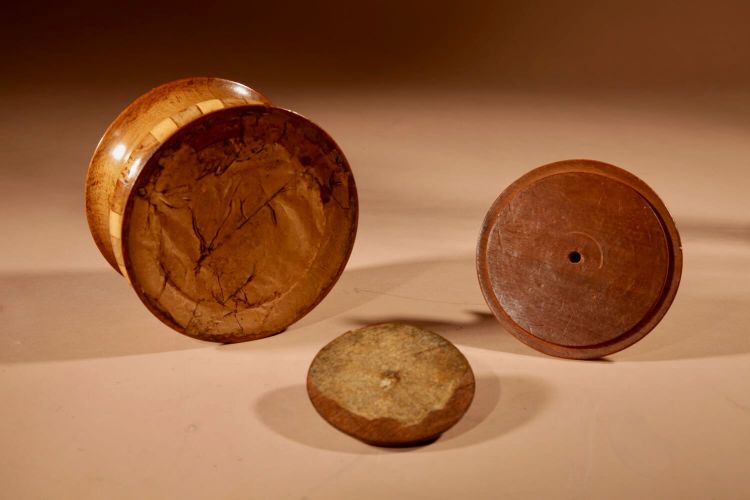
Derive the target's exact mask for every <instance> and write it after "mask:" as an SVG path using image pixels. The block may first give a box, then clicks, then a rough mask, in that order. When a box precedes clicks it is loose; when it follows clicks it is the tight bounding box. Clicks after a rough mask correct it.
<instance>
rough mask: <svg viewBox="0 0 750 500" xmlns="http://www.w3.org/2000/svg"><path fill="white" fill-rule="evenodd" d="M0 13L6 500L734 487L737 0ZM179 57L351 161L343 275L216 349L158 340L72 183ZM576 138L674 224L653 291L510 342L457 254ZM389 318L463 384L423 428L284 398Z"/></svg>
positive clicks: (743, 343) (298, 395)
mask: <svg viewBox="0 0 750 500" xmlns="http://www.w3.org/2000/svg"><path fill="white" fill-rule="evenodd" d="M269 3H270V2H269ZM655 4H656V5H655ZM0 16H1V17H0V19H1V20H2V23H3V26H2V30H0V47H1V48H0V51H1V52H0V56H1V57H2V58H1V59H0V62H2V79H0V105H2V113H1V114H0V159H1V160H2V161H0V230H2V232H1V233H0V234H2V235H3V238H4V241H3V242H2V244H1V245H0V401H2V402H3V404H2V411H0V443H2V446H0V485H2V490H3V493H4V495H6V496H8V497H9V498H76V499H78V498H178V497H179V498H243V499H244V498H258V499H268V498H308V499H315V498H644V497H645V498H747V497H749V496H750V476H749V475H748V474H747V462H748V458H750V335H749V334H748V333H749V332H748V325H749V324H750V205H749V202H748V199H749V198H750V196H749V195H750V181H749V177H748V171H749V170H748V169H749V168H750V164H749V163H748V158H750V142H749V141H748V132H749V131H750V130H749V129H750V90H748V89H750V87H749V85H750V30H748V29H747V20H748V19H750V4H749V3H747V2H741V1H737V2H726V1H714V2H692V3H691V2H646V1H627V2H625V1H621V2H594V1H567V2H528V1H517V2H486V3H473V2H468V3H461V4H459V3H452V2H442V1H439V2H424V3H419V2H412V3H407V4H405V3H404V2H397V1H382V2H371V3H369V5H364V4H361V3H355V2H351V3H350V2H343V1H337V2H334V1H324V2H317V3H314V2H298V3H297V2H286V3H279V4H278V5H275V6H272V5H266V4H259V3H252V2H236V3H234V4H231V3H221V2H210V3H202V4H201V5H196V6H186V5H166V4H163V3H158V5H157V2H140V5H139V4H138V3H135V4H134V3H129V2H128V3H126V2H116V3H114V2H113V3H102V2H100V3H91V4H90V5H86V4H82V3H74V4H67V5H50V6H44V5H28V6H25V5H23V6H13V7H9V8H6V7H4V10H3V12H2V13H0ZM192 74H203V75H216V76H223V77H227V78H232V79H236V80H238V81H242V82H243V83H246V84H248V85H250V86H253V87H256V88H258V89H259V90H261V91H262V92H264V93H265V94H266V95H268V96H269V97H270V98H271V99H272V100H273V101H274V102H276V103H278V104H279V105H281V106H283V107H287V108H291V109H294V110H296V111H299V112H301V113H303V114H305V115H307V116H308V117H309V118H311V119H313V120H314V121H316V122H317V123H318V124H320V125H321V126H322V127H323V128H325V129H326V130H327V131H328V132H329V133H330V134H331V135H332V136H333V137H334V138H335V139H336V141H337V142H338V143H339V144H340V145H341V147H342V148H343V150H344V151H345V153H346V154H347V156H348V158H349V160H350V162H351V164H352V167H353V169H354V171H355V175H356V179H357V183H358V186H359V190H360V191H359V192H360V198H361V218H360V231H359V234H358V238H357V243H356V246H355V249H354V253H353V255H352V259H351V261H350V263H349V266H348V268H347V270H346V272H345V273H344V275H343V276H342V278H341V280H340V282H339V284H338V285H337V286H336V288H335V289H334V290H333V292H332V293H331V294H330V295H329V297H328V298H326V300H325V301H324V302H323V303H322V304H321V305H320V306H319V307H318V308H317V309H315V310H314V311H313V312H312V313H311V314H310V315H309V316H307V317H306V318H304V319H303V320H302V321H301V322H299V323H298V324H297V325H295V326H293V327H292V328H291V329H290V330H289V331H288V332H286V333H284V334H283V335H279V336H276V337H272V338H269V339H264V340H261V341H256V342H251V343H246V344H241V345H231V346H220V345H214V344H207V343H202V342H198V341H194V340H191V339H189V338H187V337H183V336H181V335H179V334H177V333H175V332H172V331H171V330H169V329H168V328H167V327H165V326H163V325H162V324H161V323H159V321H158V320H156V319H155V318H154V317H152V316H151V315H150V314H149V313H148V311H147V310H146V309H145V308H144V307H143V306H142V305H141V304H140V302H139V301H138V299H137V297H136V295H135V294H134V293H133V292H132V291H131V290H130V289H129V287H128V285H127V283H126V282H125V281H124V280H123V279H122V278H120V276H119V275H117V274H116V273H115V272H114V271H112V270H111V269H110V268H109V267H108V265H107V264H106V262H105V261H104V259H103V258H102V257H101V256H100V255H99V254H98V252H97V250H96V247H95V246H94V244H93V241H92V239H91V237H90V235H89V233H88V228H87V226H86V222H85V217H84V214H83V193H82V190H83V178H84V175H85V171H86V165H87V162H88V159H89V156H90V154H91V153H92V151H93V149H94V147H95V146H96V143H97V141H98V139H99V137H100V135H101V133H102V132H103V131H104V128H105V127H106V126H107V124H108V123H109V121H111V120H112V119H113V118H114V116H115V115H116V114H117V113H118V112H119V110H120V109H121V108H122V107H123V106H125V105H126V104H127V103H128V102H129V101H130V100H132V99H133V98H135V97H136V96H138V95H139V94H140V93H142V92H144V91H146V90H147V89H149V88H151V87H153V86H155V85H157V84H159V83H162V82H163V81H166V80H170V79H173V78H177V77H182V76H187V75H192ZM576 157H586V158H594V159H599V160H602V161H607V162H610V163H614V164H616V165H620V166H622V167H624V168H627V169H629V170H630V171H632V172H633V173H635V174H637V175H638V176H640V177H641V178H643V179H644V180H645V181H646V182H648V183H649V184H650V185H651V186H652V187H653V188H654V189H655V190H656V191H657V192H658V193H659V194H660V195H661V197H662V198H663V199H664V201H665V202H666V204H667V206H668V207H669V208H670V210H672V213H673V215H674V216H675V218H676V220H677V223H678V226H679V228H680V230H681V232H682V235H683V243H684V252H685V268H684V274H683V283H682V287H681V290H680V292H679V293H678V295H677V299H676V301H675V303H674V306H673V308H672V309H671V311H670V312H669V313H668V315H667V316H666V318H665V319H664V321H663V322H662V323H661V324H660V325H659V326H658V327H657V329H656V330H654V331H653V332H652V333H651V334H650V335H649V336H648V337H646V338H645V339H644V340H643V341H642V342H640V343H639V344H637V345H636V346H634V347H632V348H630V349H628V350H626V351H624V352H622V353H619V354H617V355H615V356H612V357H611V358H610V359H609V360H607V361H602V362H575V361H565V360H559V359H554V358H550V357H546V356H543V355H540V354H537V353H535V352H534V351H531V350H530V349H529V348H527V347H525V346H524V345H522V344H520V343H519V342H518V341H516V340H515V339H514V338H513V337H511V336H510V335H509V334H507V333H506V332H504V331H503V330H502V329H501V328H500V327H499V325H498V324H497V323H496V322H495V321H494V319H493V318H492V317H491V316H490V315H489V313H488V309H487V307H486V305H485V304H484V302H483V300H482V297H481V294H480V292H479V288H478V285H477V280H476V274H475V270H474V265H473V261H472V259H473V252H474V245H475V241H476V238H477V236H478V231H479V226H480V224H481V221H482V217H483V216H484V212H485V211H486V210H487V208H488V207H489V205H490V204H491V202H492V200H493V199H494V198H495V197H496V196H497V195H498V194H499V192H500V191H501V190H502V189H503V188H504V187H505V186H507V185H508V184H509V183H510V182H512V181H513V180H514V179H516V178H517V177H518V176H520V175H522V174H523V173H525V172H526V171H527V170H529V169H531V168H533V167H535V166H538V165H541V164H544V163H548V162H551V161H555V160H560V159H566V158H576ZM386 320H404V321H409V322H413V323H416V324H421V325H426V326H428V327H429V328H431V329H433V330H434V331H436V332H438V333H441V334H442V335H444V336H446V337H447V338H448V339H450V340H451V341H453V342H454V343H456V345H457V346H458V347H459V348H460V349H461V350H462V352H464V354H465V355H466V356H467V358H468V359H469V361H470V362H471V363H472V365H473V367H474V370H475V373H476V376H477V394H476V399H475V401H474V404H473V406H472V407H471V409H470V410H469V412H468V413H467V415H466V417H465V418H464V419H463V420H462V421H461V422H460V423H459V424H458V425H457V426H456V427H455V428H454V429H452V430H451V431H449V432H448V433H446V434H445V435H444V436H443V438H441V439H440V440H439V441H437V442H436V443H434V444H432V445H429V446H427V447H423V448H415V449H405V450H384V449H378V448H373V447H369V446H366V445H364V444H360V443H359V442H357V441H354V440H352V439H350V438H348V437H346V436H344V435H342V434H340V433H338V432H337V431H335V430H334V429H332V428H331V427H329V426H328V425H327V424H326V423H325V422H324V421H323V420H322V419H320V418H319V417H318V416H317V414H316V413H315V411H314V409H313V408H312V406H311V404H310V403H309V401H308V399H307V396H306V393H305V390H304V386H303V384H304V380H305V374H306V370H307V367H308V365H309V363H310V361H311V360H312V358H313V356H314V355H315V353H316V352H317V350H318V349H319V348H320V347H322V346H323V345H324V344H325V343H327V342H328V341H330V340H331V339H333V338H334V337H335V336H337V335H338V334H340V333H342V332H344V331H346V330H347V329H350V328H353V327H356V326H359V325H363V324H367V323H371V322H376V321H386Z"/></svg>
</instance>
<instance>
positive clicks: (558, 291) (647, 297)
mask: <svg viewBox="0 0 750 500" xmlns="http://www.w3.org/2000/svg"><path fill="white" fill-rule="evenodd" d="M477 272H478V275H479V282H480V285H481V287H482V292H483V294H484V297H485V300H486V301H487V304H488V305H489V307H490V309H491V310H492V312H493V313H494V315H495V316H496V317H497V319H498V320H499V321H500V323H501V324H502V325H503V326H504V327H505V328H506V329H507V330H508V331H509V332H510V333H512V334H513V335H515V336H516V337H517V338H518V339H520V340H521V341H523V342H525V343H526V344H528V345H530V346H531V347H533V348H535V349H537V350H539V351H542V352H544V353H547V354H551V355H554V356H560V357H565V358H577V359H589V358H598V357H602V356H606V355H608V354H612V353H614V352H617V351H619V350H621V349H624V348H626V347H628V346H630V345H632V344H633V343H635V342H637V341H638V340H640V339H641V338H643V336H645V335H646V334H647V333H648V332H649V331H651V329H653V328H654V326H656V324H657V323H658V322H659V321H660V320H661V318H662V317H663V316H664V314H666V312H667V310H668V309H669V306H670V305H671V303H672V300H673V299H674V296H675V294H676V293H677V288H678V286H679V282H680V275H681V272H682V249H681V244H680V237H679V234H678V232H677V228H676V227H675V224H674V221H673V220H672V217H671V216H670V215H669V212H668V211H667V209H666V207H665V206H664V204H663V203H662V201H661V200H660V199H659V197H658V196H657V195H656V194H655V193H654V192H653V190H651V188H649V187H648V186H647V185H646V184H645V183H644V182H643V181H641V180H640V179H638V178H637V177H635V176H634V175H632V174H630V173H628V172H626V171H624V170H622V169H620V168H617V167H615V166H612V165H608V164H606V163H601V162H596V161H591V160H570V161H562V162H558V163H552V164H550V165H545V166H543V167H539V168H537V169H535V170H533V171H531V172H529V173H528V174H526V175H524V176H523V177H521V178H520V179H518V180H517V181H516V182H514V183H513V184H512V185H511V186H510V187H508V188H507V189H506V190H505V191H504V192H503V193H502V194H501V195H500V196H499V197H498V199H497V200H495V203H494V204H493V205H492V207H491V208H490V210H489V212H488V213H487V217H486V218H485V221H484V225H483V227H482V232H481V236H480V238H479V244H478V247H477Z"/></svg>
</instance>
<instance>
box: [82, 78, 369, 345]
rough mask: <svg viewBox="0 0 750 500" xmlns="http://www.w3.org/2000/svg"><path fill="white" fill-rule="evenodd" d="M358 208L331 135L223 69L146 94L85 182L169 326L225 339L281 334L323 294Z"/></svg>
mask: <svg viewBox="0 0 750 500" xmlns="http://www.w3.org/2000/svg"><path fill="white" fill-rule="evenodd" d="M357 211H358V205H357V192H356V188H355V184H354V178H353V176H352V172H351V169H350V167H349V164H348V163H347V161H346V158H345V157H344V154H343V153H342V152H341V150H340V149H339V147H338V146H337V145H336V143H335V142H334V141H333V139H331V137H330V136H329V135H328V134H326V133H325V132H324V131H323V130H322V129H321V128H320V127H318V126H316V125H315V124H313V123H312V122H310V121H309V120H307V119H305V118H303V117H302V116H300V115H298V114H295V113H293V112H291V111H287V110H284V109H281V108H277V107H274V106H273V105H272V104H271V103H270V102H269V101H268V99H266V98H265V97H264V96H263V95H261V94H260V93H258V92H256V91H255V90H253V89H250V88H248V87H246V86H244V85H241V84H239V83H235V82H231V81H227V80H223V79H219V78H187V79H183V80H178V81H174V82H170V83H167V84H165V85H162V86H160V87H158V88H155V89H153V90H151V91H150V92H148V93H146V94H145V95H143V96H141V97H140V98H138V99H137V100H136V101H134V102H133V103H132V104H130V105H129V106H128V107H127V108H125V110H124V111H123V112H122V113H121V114H120V115H119V116H118V117H117V118H116V119H115V121H114V122H113V123H112V124H111V125H110V127H109V128H108V129H107V131H106V132H105V133H104V136H103V137H102V139H101V141H100V142H99V145H98V146H97V148H96V151H95V152H94V155H93V158H92V159H91V163H90V165H89V170H88V175H87V177H86V213H87V216H88V222H89V227H90V229H91V233H92V235H93V237H94V240H95V241H96V244H97V246H98V247H99V250H100V251H101V252H102V254H103V255H104V257H105V258H106V259H107V261H109V263H110V264H111V265H112V267H114V268H115V270H117V271H118V272H119V273H120V274H122V275H123V276H124V277H125V279H127V280H128V281H129V282H130V284H131V285H132V287H133V289H134V290H135V292H136V293H137V294H138V296H139V297H140V299H141V300H142V301H143V303H144V304H145V305H146V307H148V309H149V310H150V311H151V312H152V313H153V314H154V315H156V316H157V317H158V318H159V319H160V320H161V321H163V322H164V323H166V324H167V325H169V326H171V327H172V328H174V329H175V330H177V331H179V332H181V333H184V334H186V335H189V336H192V337H196V338H199V339H203V340H212V341H217V342H238V341H244V340H252V339H257V338H262V337H266V336H269V335H273V334H275V333H278V332H281V331H283V330H284V329H285V328H286V327H288V326H289V325H290V324H292V323H293V322H295V321H296V320H298V319H299V318H301V317H302V316H304V315H305V314H306V313H307V312H309V311H310V310H311V309H312V308H313V307H314V306H315V305H316V304H317V303H318V302H319V301H320V300H322V298H323V297H324V296H325V295H326V294H327V293H328V291H329V290H330V289H331V288H332V287H333V285H334V283H335V282H336V280H337V279H338V277H339V275H340V274H341V272H342V270H343V269H344V266H345V264H346V261H347V259H348V258H349V254H350V252H351V249H352V246H353V243H354V237H355V233H356V228H357Z"/></svg>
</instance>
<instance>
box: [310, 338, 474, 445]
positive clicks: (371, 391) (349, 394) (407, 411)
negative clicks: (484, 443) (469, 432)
mask: <svg viewBox="0 0 750 500" xmlns="http://www.w3.org/2000/svg"><path fill="white" fill-rule="evenodd" d="M307 391H308V394H309V395H310V400H311V401H312V403H313V405H314V406H315V409H316V410H317V411H318V413H320V415H321V416H322V417H323V418H324V419H326V420H327V421H328V422H329V423H330V424H331V425H333V426H334V427H336V428H337V429H339V430H340V431H343V432H345V433H346V434H349V435H350V436H353V437H355V438H357V439H360V440H362V441H364V442H366V443H369V444H374V445H377V446H407V445H414V444H419V443H424V442H429V441H431V440H433V439H435V438H437V437H438V436H440V434H442V433H443V432H445V431H446V430H447V429H449V428H450V427H452V426H453V425H454V424H455V423H456V422H458V421H459V420H460V419H461V417H462V416H463V415H464V413H466V410H467V409H468V408H469V405H470V404H471V400H472V398H473V397H474V374H473V372H472V370H471V366H469V362H468V361H466V358H465V357H464V356H463V354H461V352H459V350H458V349H456V347H455V346H454V345H453V344H451V343H450V342H448V341H447V340H445V339H444V338H443V337H441V336H439V335H437V334H434V333H432V332H429V331H426V330H422V329H420V328H416V327H414V326H410V325H404V324H382V325H373V326H368V327H365V328H361V329H359V330H353V331H350V332H347V333H345V334H343V335H341V336H340V337H338V338H337V339H335V340H334V341H333V342H331V343H330V344H328V345H327V346H325V347H324V348H323V349H322V350H321V351H320V352H319V353H318V355H317V356H316V357H315V359H314V360H313V362H312V364H311V366H310V371H309V373H308V375H307Z"/></svg>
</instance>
